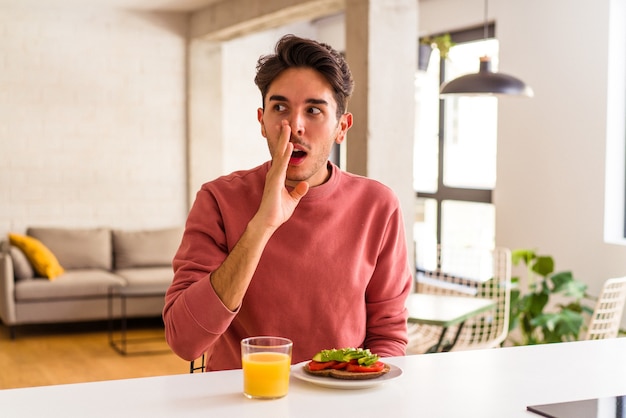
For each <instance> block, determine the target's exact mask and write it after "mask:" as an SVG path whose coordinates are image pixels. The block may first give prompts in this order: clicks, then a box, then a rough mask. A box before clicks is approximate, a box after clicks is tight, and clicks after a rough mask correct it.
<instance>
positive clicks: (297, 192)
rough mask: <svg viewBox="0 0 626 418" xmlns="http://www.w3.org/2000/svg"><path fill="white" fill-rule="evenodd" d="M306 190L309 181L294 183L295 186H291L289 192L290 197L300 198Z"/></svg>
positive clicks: (307, 189)
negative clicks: (291, 188)
mask: <svg viewBox="0 0 626 418" xmlns="http://www.w3.org/2000/svg"><path fill="white" fill-rule="evenodd" d="M308 191H309V183H307V182H306V181H301V182H300V183H298V184H297V185H296V187H294V188H293V190H292V191H291V193H290V194H291V197H293V198H294V199H297V200H300V199H302V197H303V196H304V195H305V194H307V193H308Z"/></svg>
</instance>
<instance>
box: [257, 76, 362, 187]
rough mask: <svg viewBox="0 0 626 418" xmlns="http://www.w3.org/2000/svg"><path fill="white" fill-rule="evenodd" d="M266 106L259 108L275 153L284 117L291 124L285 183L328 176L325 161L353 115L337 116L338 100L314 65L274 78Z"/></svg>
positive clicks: (319, 180)
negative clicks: (290, 147) (292, 149)
mask: <svg viewBox="0 0 626 418" xmlns="http://www.w3.org/2000/svg"><path fill="white" fill-rule="evenodd" d="M264 106H265V110H263V109H259V110H258V112H257V113H258V119H259V122H260V123H261V134H262V135H263V136H264V137H265V138H266V139H267V144H268V147H269V149H270V153H271V154H272V156H274V152H275V149H276V144H277V142H278V138H279V137H280V133H281V121H283V120H286V121H287V122H288V123H289V125H290V127H291V138H290V142H292V143H293V144H294V152H293V153H292V154H291V159H290V160H289V166H288V167H287V180H286V184H287V185H289V186H295V185H296V184H298V183H299V182H301V181H306V182H308V183H309V185H310V186H311V187H314V186H318V185H320V184H322V183H324V182H325V181H326V180H327V179H328V175H329V172H328V168H327V166H326V162H327V161H328V156H329V155H330V151H331V149H332V146H333V144H334V143H337V144H340V143H341V142H343V140H344V139H345V136H346V132H347V131H348V129H349V128H350V126H352V115H351V114H349V113H345V114H343V115H342V116H341V118H340V119H339V120H337V103H336V102H335V99H334V97H333V91H332V88H331V86H330V84H329V83H328V82H327V81H326V79H325V78H324V76H322V75H321V74H320V73H318V72H317V71H315V70H313V69H311V68H289V69H287V70H285V71H283V72H282V73H281V74H280V75H279V76H278V77H276V78H275V79H274V81H273V82H272V83H271V84H270V87H269V89H268V91H267V95H266V96H265V103H264Z"/></svg>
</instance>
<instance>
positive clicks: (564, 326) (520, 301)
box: [509, 249, 593, 345]
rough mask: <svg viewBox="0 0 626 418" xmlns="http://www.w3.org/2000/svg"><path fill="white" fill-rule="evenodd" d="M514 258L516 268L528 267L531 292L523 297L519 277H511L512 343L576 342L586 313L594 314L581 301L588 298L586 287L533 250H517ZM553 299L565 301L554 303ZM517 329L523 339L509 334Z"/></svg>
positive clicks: (551, 259) (513, 253)
mask: <svg viewBox="0 0 626 418" xmlns="http://www.w3.org/2000/svg"><path fill="white" fill-rule="evenodd" d="M511 257H512V258H511V261H512V263H513V265H514V266H516V265H518V264H519V263H520V262H521V263H523V264H524V265H525V267H526V273H527V279H528V293H526V294H522V291H521V289H520V286H519V283H520V278H519V277H514V278H512V283H513V289H512V290H511V316H510V322H509V341H510V342H512V343H513V344H515V345H532V344H545V343H554V342H564V341H575V340H577V339H578V338H579V335H580V331H581V330H582V328H583V325H584V314H585V313H586V314H592V313H593V309H592V308H590V307H588V306H586V305H584V304H583V302H582V300H583V299H584V298H586V297H588V295H587V294H586V290H587V285H586V284H584V283H582V282H580V281H578V280H576V279H574V277H573V275H572V273H571V272H570V271H564V272H557V273H555V272H554V260H553V258H552V257H550V256H546V255H538V254H537V253H536V252H535V251H534V250H528V249H519V250H514V251H512V254H511ZM553 297H555V298H558V299H559V301H562V302H554V300H551V299H552V298H553ZM551 302H552V303H551ZM547 309H549V311H547ZM516 328H519V331H520V336H521V340H515V336H513V335H511V333H510V332H511V331H513V330H515V329H516Z"/></svg>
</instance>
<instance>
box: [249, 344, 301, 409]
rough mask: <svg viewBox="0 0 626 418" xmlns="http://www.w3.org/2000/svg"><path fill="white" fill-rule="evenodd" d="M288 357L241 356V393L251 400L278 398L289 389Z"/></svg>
mask: <svg viewBox="0 0 626 418" xmlns="http://www.w3.org/2000/svg"><path fill="white" fill-rule="evenodd" d="M290 363H291V359H290V356H289V355H288V354H285V353H271V352H259V353H249V354H246V355H244V356H243V358H242V360H241V364H242V367H243V392H244V393H245V394H246V396H248V397H252V398H268V399H271V398H280V397H283V396H285V395H286V394H287V390H288V388H289V365H290Z"/></svg>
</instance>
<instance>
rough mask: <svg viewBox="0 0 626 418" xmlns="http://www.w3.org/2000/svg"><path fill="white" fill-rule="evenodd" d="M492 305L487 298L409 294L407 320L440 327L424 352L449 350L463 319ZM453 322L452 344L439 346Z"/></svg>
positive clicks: (486, 309)
mask: <svg viewBox="0 0 626 418" xmlns="http://www.w3.org/2000/svg"><path fill="white" fill-rule="evenodd" d="M495 307H496V302H495V301H494V300H491V299H482V298H477V297H463V296H450V295H435V294H430V293H412V294H410V295H409V297H408V298H407V301H406V308H407V310H408V311H409V318H408V321H409V322H413V323H416V324H425V325H437V326H440V327H441V335H440V337H439V341H438V342H437V344H435V346H433V347H432V348H430V349H429V350H428V352H437V351H450V350H451V349H452V347H454V345H455V344H456V341H457V339H458V338H459V335H460V334H461V330H462V328H463V325H464V324H465V321H466V320H467V319H469V318H471V317H473V316H475V315H478V314H480V313H482V312H485V311H488V310H491V309H495ZM457 324H458V325H459V328H458V330H457V332H456V335H455V336H454V339H453V340H452V343H450V344H447V345H442V344H443V341H444V338H445V336H446V332H447V330H448V328H449V327H451V326H453V325H457Z"/></svg>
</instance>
